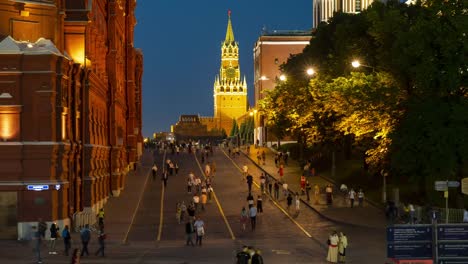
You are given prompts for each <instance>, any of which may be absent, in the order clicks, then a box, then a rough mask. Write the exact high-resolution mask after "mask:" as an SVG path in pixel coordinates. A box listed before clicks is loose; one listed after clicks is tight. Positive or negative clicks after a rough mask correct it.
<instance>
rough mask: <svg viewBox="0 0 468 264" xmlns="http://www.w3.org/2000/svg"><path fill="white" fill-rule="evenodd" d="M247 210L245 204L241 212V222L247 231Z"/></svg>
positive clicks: (243, 229)
mask: <svg viewBox="0 0 468 264" xmlns="http://www.w3.org/2000/svg"><path fill="white" fill-rule="evenodd" d="M247 218H248V216H247V210H246V209H245V206H243V207H242V210H241V213H240V223H241V227H242V231H245V228H246V225H247Z"/></svg>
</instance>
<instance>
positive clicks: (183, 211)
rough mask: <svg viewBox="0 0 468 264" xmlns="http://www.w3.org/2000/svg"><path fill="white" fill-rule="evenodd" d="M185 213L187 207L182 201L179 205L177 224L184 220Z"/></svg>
mask: <svg viewBox="0 0 468 264" xmlns="http://www.w3.org/2000/svg"><path fill="white" fill-rule="evenodd" d="M186 213H187V206H186V205H185V202H184V201H182V203H181V204H180V218H179V223H181V222H183V221H184V219H185V214H186Z"/></svg>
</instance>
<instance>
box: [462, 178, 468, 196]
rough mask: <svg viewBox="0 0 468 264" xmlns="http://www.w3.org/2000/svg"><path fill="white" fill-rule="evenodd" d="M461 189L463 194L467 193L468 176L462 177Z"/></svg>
mask: <svg viewBox="0 0 468 264" xmlns="http://www.w3.org/2000/svg"><path fill="white" fill-rule="evenodd" d="M461 191H462V193H464V194H468V178H463V179H462V180H461Z"/></svg>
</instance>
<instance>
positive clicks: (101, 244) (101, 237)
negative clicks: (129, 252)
mask: <svg viewBox="0 0 468 264" xmlns="http://www.w3.org/2000/svg"><path fill="white" fill-rule="evenodd" d="M105 240H106V234H105V233H104V229H101V230H99V235H98V243H99V248H98V250H97V251H96V254H95V255H96V256H98V255H99V253H100V254H101V257H105V255H104V248H105Z"/></svg>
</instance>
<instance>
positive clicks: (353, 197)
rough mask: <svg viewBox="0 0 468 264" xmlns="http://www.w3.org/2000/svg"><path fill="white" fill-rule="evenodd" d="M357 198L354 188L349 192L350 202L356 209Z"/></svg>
mask: <svg viewBox="0 0 468 264" xmlns="http://www.w3.org/2000/svg"><path fill="white" fill-rule="evenodd" d="M355 198H356V192H355V191H354V189H353V188H351V190H350V191H349V202H350V203H351V208H353V207H354V199H355Z"/></svg>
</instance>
